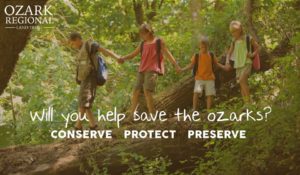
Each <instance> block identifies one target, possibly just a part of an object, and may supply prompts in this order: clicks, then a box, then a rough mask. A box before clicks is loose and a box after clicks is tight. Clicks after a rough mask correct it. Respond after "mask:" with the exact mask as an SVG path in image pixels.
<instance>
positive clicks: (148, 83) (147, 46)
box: [119, 24, 181, 117]
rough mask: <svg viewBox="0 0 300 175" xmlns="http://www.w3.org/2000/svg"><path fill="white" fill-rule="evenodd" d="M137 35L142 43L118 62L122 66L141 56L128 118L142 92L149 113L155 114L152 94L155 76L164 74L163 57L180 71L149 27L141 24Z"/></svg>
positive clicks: (164, 46) (160, 40) (162, 41)
mask: <svg viewBox="0 0 300 175" xmlns="http://www.w3.org/2000/svg"><path fill="white" fill-rule="evenodd" d="M139 35H140V37H141V39H142V40H143V41H142V43H141V44H140V45H139V46H138V47H137V48H136V49H135V50H134V51H133V52H132V53H130V54H129V55H126V56H124V57H122V58H121V59H120V60H119V63H121V64H122V63H124V62H125V61H128V60H130V59H132V58H134V57H136V56H137V55H138V54H141V62H140V65H139V69H138V74H137V83H136V85H135V88H134V91H133V95H132V100H131V107H130V109H129V116H130V117H131V116H132V115H133V113H134V111H135V110H136V108H137V105H138V99H139V96H140V93H141V92H144V95H145V99H146V103H147V108H148V111H149V113H150V114H154V113H155V109H154V104H153V93H154V91H155V86H156V80H157V76H158V75H163V74H164V59H163V56H166V57H167V58H168V60H169V61H170V62H171V63H172V64H173V65H174V66H175V69H176V71H177V72H179V71H180V70H181V68H180V67H179V66H178V64H177V63H176V61H175V59H174V57H173V55H172V54H171V53H170V51H169V50H168V48H167V47H166V44H165V42H164V40H163V39H162V38H159V37H156V36H155V34H154V31H153V30H152V28H151V26H150V25H148V24H142V25H141V26H140V28H139Z"/></svg>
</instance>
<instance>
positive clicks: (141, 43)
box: [140, 41, 144, 57]
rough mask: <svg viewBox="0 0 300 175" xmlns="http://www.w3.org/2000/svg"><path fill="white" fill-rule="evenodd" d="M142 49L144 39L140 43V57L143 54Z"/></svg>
mask: <svg viewBox="0 0 300 175" xmlns="http://www.w3.org/2000/svg"><path fill="white" fill-rule="evenodd" d="M143 49H144V41H142V42H141V44H140V53H141V57H142V55H143Z"/></svg>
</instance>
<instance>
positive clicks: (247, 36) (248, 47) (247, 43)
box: [246, 35, 252, 52]
mask: <svg viewBox="0 0 300 175" xmlns="http://www.w3.org/2000/svg"><path fill="white" fill-rule="evenodd" d="M246 45H247V51H248V52H252V45H251V42H250V35H246Z"/></svg>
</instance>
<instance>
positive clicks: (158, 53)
mask: <svg viewBox="0 0 300 175" xmlns="http://www.w3.org/2000/svg"><path fill="white" fill-rule="evenodd" d="M160 54H161V39H160V38H158V39H157V40H156V55H157V63H158V68H159V69H160V70H161V64H160Z"/></svg>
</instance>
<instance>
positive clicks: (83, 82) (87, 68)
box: [69, 32, 120, 130]
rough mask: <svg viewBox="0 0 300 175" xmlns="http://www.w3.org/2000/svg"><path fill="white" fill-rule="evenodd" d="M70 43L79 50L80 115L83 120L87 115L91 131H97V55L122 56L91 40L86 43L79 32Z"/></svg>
mask: <svg viewBox="0 0 300 175" xmlns="http://www.w3.org/2000/svg"><path fill="white" fill-rule="evenodd" d="M69 42H70V44H71V47H72V48H75V49H77V50H78V54H77V57H76V62H77V71H76V81H77V83H78V84H80V91H79V95H78V103H79V105H78V106H79V107H78V112H79V114H80V118H82V116H83V115H85V114H86V115H87V118H88V120H89V126H90V129H91V130H95V129H96V128H97V127H98V125H97V122H96V121H95V118H94V116H93V113H92V111H91V108H92V104H93V101H94V99H95V95H96V87H97V84H98V82H97V70H98V66H99V65H98V60H97V55H96V53H97V52H98V51H99V52H101V53H103V54H104V55H108V56H110V57H112V58H115V59H118V58H120V56H118V55H117V54H115V53H113V52H112V51H110V50H107V49H105V48H103V47H100V46H99V45H98V44H97V43H95V42H92V41H91V40H87V41H84V40H83V39H82V37H81V35H80V34H79V33H77V32H72V33H71V34H70V36H69ZM75 130H82V123H81V120H80V119H78V120H77V121H76V124H75Z"/></svg>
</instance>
